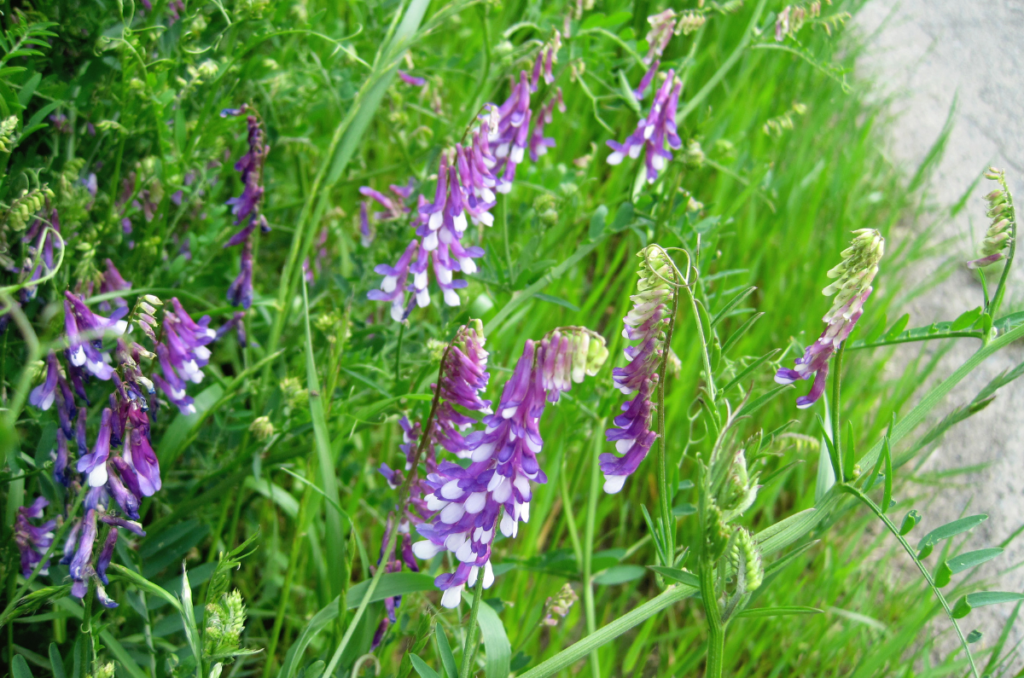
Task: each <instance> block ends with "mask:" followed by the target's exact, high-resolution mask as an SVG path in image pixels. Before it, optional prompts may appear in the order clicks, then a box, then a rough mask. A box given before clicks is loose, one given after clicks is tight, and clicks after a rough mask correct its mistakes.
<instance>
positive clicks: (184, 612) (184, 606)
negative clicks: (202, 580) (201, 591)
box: [180, 563, 203, 678]
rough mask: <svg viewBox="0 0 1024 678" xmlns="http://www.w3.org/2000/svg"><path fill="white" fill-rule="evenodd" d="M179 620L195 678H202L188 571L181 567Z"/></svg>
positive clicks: (197, 630)
mask: <svg viewBox="0 0 1024 678" xmlns="http://www.w3.org/2000/svg"><path fill="white" fill-rule="evenodd" d="M180 609H181V619H182V621H183V622H184V623H185V638H186V639H187V640H188V645H189V647H190V648H191V649H192V656H194V657H195V658H196V678H203V653H202V648H201V646H200V644H199V643H200V640H199V629H198V628H197V627H196V612H195V609H194V608H193V607H192V586H191V585H190V584H189V583H188V571H187V570H186V569H185V565H184V563H182V566H181V608H180Z"/></svg>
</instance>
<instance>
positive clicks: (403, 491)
mask: <svg viewBox="0 0 1024 678" xmlns="http://www.w3.org/2000/svg"><path fill="white" fill-rule="evenodd" d="M451 349H452V345H451V344H448V348H446V349H445V351H444V355H443V356H441V366H440V367H439V368H438V370H437V383H438V384H440V383H441V379H442V377H443V376H444V366H445V364H446V363H447V362H448V352H449V351H451ZM440 401H441V389H440V388H437V389H435V390H434V399H433V400H432V401H431V402H430V414H428V415H427V420H426V422H424V425H423V434H422V435H421V436H420V442H419V445H417V446H416V455H415V456H414V457H413V459H412V460H411V461H410V464H409V466H410V470H409V472H408V473H406V474H405V479H404V480H402V486H401V487H400V488H399V490H398V507H399V508H398V510H396V512H395V515H396V517H397V516H402V515H403V514H404V513H405V507H406V506H407V505H408V503H409V487H410V486H411V485H412V478H413V476H415V475H416V473H415V470H416V467H417V466H418V465H419V463H420V458H421V457H422V456H423V451H424V450H425V449H426V448H427V445H428V444H429V441H430V437H431V436H430V430H431V428H432V426H433V425H434V417H435V416H436V415H437V407H438V405H439V404H440ZM397 541H398V530H397V529H394V530H391V534H390V535H389V537H388V541H387V544H385V545H384V549H383V551H382V552H381V556H380V560H379V561H378V562H379V563H380V565H379V566H378V567H377V571H376V572H374V573H373V579H371V580H370V585H369V586H368V587H366V593H364V594H363V599H362V600H361V601H359V607H358V608H356V613H355V614H354V615H353V616H352V621H351V622H349V625H348V628H346V629H345V635H344V636H342V638H341V642H340V643H338V647H337V648H335V650H334V654H333V655H331V661H330V663H328V664H327V668H326V669H324V672H323V674H322V675H325V676H332V675H334V670H335V669H336V668H338V662H339V661H341V655H342V653H344V652H345V648H346V647H348V644H349V641H351V640H352V636H353V635H354V634H355V631H356V628H358V626H359V620H361V619H362V618H363V614H364V613H365V612H366V608H367V607H368V606H369V605H370V599H371V598H372V597H373V592H374V591H375V590H377V584H379V583H380V580H381V577H383V576H384V570H386V569H387V568H386V567H385V566H384V565H385V563H387V562H388V561H389V560H390V559H391V554H392V553H393V552H394V550H395V543H396V542H397ZM481 579H483V577H482V576H481ZM344 604H345V601H344V600H342V601H340V602H339V605H344Z"/></svg>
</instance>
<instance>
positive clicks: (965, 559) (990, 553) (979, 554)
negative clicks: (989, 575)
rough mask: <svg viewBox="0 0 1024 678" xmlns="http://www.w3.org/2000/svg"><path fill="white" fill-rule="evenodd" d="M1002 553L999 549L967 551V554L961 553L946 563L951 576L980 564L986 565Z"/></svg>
mask: <svg viewBox="0 0 1024 678" xmlns="http://www.w3.org/2000/svg"><path fill="white" fill-rule="evenodd" d="M1002 552H1003V549H1000V548H989V549H979V550H977V551H968V552H967V553H961V554H960V555H957V556H953V557H952V558H950V559H949V560H947V561H946V564H947V565H948V566H949V569H950V572H952V574H960V573H961V572H963V571H965V570H969V569H971V568H972V567H977V566H978V565H981V564H982V563H987V562H988V561H990V560H992V559H993V558H995V557H997V556H999V555H1000V554H1001V553H1002Z"/></svg>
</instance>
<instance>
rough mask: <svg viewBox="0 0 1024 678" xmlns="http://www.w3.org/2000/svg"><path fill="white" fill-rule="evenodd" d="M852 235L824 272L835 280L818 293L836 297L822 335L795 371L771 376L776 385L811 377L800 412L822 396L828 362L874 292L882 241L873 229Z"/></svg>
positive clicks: (799, 403) (855, 232) (800, 360)
mask: <svg viewBox="0 0 1024 678" xmlns="http://www.w3.org/2000/svg"><path fill="white" fill-rule="evenodd" d="M853 234H854V236H856V237H854V239H853V242H851V243H850V247H848V248H847V249H845V250H843V253H842V257H843V261H842V263H840V264H839V265H838V266H836V267H835V268H833V269H832V270H831V271H829V272H828V277H829V278H838V280H836V281H835V282H834V283H832V284H831V285H829V286H828V287H826V288H825V289H824V290H822V294H824V295H826V296H832V295H835V297H836V298H835V299H834V300H833V302H832V308H830V309H829V311H828V313H826V314H825V317H824V318H822V321H823V322H825V323H826V325H827V327H825V331H824V332H822V333H821V336H820V337H819V338H818V339H817V341H815V342H814V343H813V344H811V345H810V346H808V347H807V349H806V350H805V351H804V354H803V356H801V357H799V358H797V359H796V365H795V367H793V368H788V367H784V368H782V369H780V370H779V371H778V372H777V373H776V374H775V381H776V383H779V384H792V383H793V382H795V381H797V380H801V379H810V378H811V377H814V382H813V384H812V386H811V391H810V393H808V394H807V395H805V396H800V397H799V398H797V399H796V406H797V407H799V408H800V409H805V408H808V407H810V406H811V405H813V404H814V403H816V402H817V401H818V399H819V398H821V395H822V394H823V393H824V392H825V382H826V379H827V377H828V366H829V365H828V363H829V359H830V358H831V357H832V354H833V353H835V352H836V351H837V350H838V349H839V347H840V346H841V345H842V343H843V342H844V341H846V338H847V337H849V336H850V332H852V331H853V328H854V326H855V325H856V324H857V321H858V320H860V316H861V314H862V313H863V312H864V302H865V301H867V299H868V297H869V296H871V292H872V290H873V289H874V288H873V287H871V282H872V281H873V280H874V279H875V274H877V273H878V262H879V261H881V259H882V255H884V254H885V239H884V238H883V237H882V235H881V234H880V233H879V232H878V231H876V230H875V229H873V228H862V229H860V230H857V231H854V232H853Z"/></svg>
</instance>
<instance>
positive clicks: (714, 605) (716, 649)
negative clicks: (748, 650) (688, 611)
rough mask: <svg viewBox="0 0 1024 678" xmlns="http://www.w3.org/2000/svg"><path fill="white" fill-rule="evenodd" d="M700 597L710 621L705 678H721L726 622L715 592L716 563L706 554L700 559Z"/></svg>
mask: <svg viewBox="0 0 1024 678" xmlns="http://www.w3.org/2000/svg"><path fill="white" fill-rule="evenodd" d="M700 597H701V601H702V602H703V603H704V614H705V616H706V617H707V622H708V659H707V667H706V668H705V669H704V678H721V676H722V667H723V658H724V655H725V624H723V623H722V612H721V610H719V609H718V594H717V593H716V592H715V564H714V562H712V561H711V559H710V558H709V557H707V556H706V555H705V556H703V557H702V558H701V560H700Z"/></svg>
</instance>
